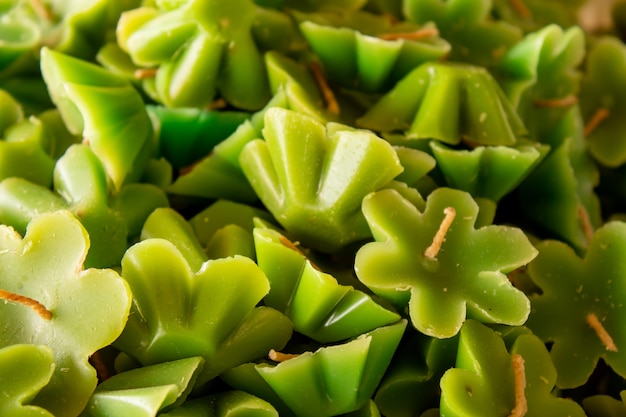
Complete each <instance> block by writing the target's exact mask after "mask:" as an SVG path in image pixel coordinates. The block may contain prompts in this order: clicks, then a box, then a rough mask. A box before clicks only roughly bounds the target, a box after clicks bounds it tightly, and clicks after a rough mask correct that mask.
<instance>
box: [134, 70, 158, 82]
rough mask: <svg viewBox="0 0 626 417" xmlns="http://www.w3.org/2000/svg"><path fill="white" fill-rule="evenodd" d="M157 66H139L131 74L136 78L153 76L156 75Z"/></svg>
mask: <svg viewBox="0 0 626 417" xmlns="http://www.w3.org/2000/svg"><path fill="white" fill-rule="evenodd" d="M157 71H158V69H157V68H139V69H136V70H135V72H134V73H133V76H134V77H135V79H137V80H145V79H147V78H154V77H156V75H157Z"/></svg>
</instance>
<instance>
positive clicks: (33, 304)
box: [0, 290, 52, 321]
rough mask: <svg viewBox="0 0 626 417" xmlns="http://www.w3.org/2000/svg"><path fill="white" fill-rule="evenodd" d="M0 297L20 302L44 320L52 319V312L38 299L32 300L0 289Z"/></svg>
mask: <svg viewBox="0 0 626 417" xmlns="http://www.w3.org/2000/svg"><path fill="white" fill-rule="evenodd" d="M0 299H1V300H6V301H14V302H16V303H18V304H22V305H23V306H26V307H30V308H31V309H33V310H34V311H35V312H36V313H37V314H39V315H40V316H41V318H43V319H44V320H47V321H49V320H50V319H52V312H51V311H50V310H48V309H47V308H46V307H45V306H44V305H43V304H41V303H40V302H39V301H37V300H33V299H32V298H29V297H26V296H24V295H19V294H15V293H12V292H9V291H5V290H0Z"/></svg>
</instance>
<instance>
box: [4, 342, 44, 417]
mask: <svg viewBox="0 0 626 417" xmlns="http://www.w3.org/2000/svg"><path fill="white" fill-rule="evenodd" d="M54 368H55V364H54V352H53V351H52V349H50V348H49V347H48V346H44V345H28V344H16V345H9V346H7V347H4V348H0V393H1V394H0V415H3V416H12V417H53V415H52V414H51V413H50V412H48V411H46V410H45V409H43V408H41V407H37V406H35V405H29V404H28V403H29V402H30V401H31V400H32V399H33V398H34V397H35V396H36V395H37V394H38V393H39V391H40V390H41V389H42V388H43V387H45V386H46V385H47V384H48V382H50V378H52V374H53V373H54Z"/></svg>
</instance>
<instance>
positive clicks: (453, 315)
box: [355, 187, 537, 338]
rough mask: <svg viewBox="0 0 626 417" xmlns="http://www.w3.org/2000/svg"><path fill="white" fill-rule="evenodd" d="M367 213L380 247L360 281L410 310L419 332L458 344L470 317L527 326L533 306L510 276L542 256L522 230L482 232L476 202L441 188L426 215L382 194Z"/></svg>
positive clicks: (362, 265)
mask: <svg viewBox="0 0 626 417" xmlns="http://www.w3.org/2000/svg"><path fill="white" fill-rule="evenodd" d="M363 213H364V214H365V217H366V219H367V221H368V224H369V225H370V228H371V230H372V234H373V235H374V239H375V240H376V241H375V242H372V243H366V244H365V245H363V246H362V247H361V248H360V249H359V251H358V252H357V255H356V260H355V271H356V273H357V276H358V277H359V279H360V280H361V281H362V282H363V283H364V284H365V285H367V286H368V287H369V288H370V289H371V290H372V291H374V292H375V293H376V294H378V295H380V296H382V297H384V298H386V299H388V300H389V301H391V302H392V303H394V304H395V305H396V306H397V307H398V308H399V309H404V308H406V306H407V305H408V309H409V315H410V317H411V322H412V323H413V326H415V328H416V329H417V330H419V331H420V332H422V333H424V334H426V335H429V336H433V337H437V338H447V337H451V336H454V335H455V334H457V333H458V331H459V330H460V328H461V326H462V324H463V322H464V321H465V318H466V316H467V317H469V318H474V319H477V320H480V321H483V322H486V323H504V324H509V325H521V324H523V323H524V322H525V321H526V319H527V317H528V314H529V313H530V302H529V300H528V298H527V297H526V296H525V295H524V294H523V293H522V292H521V291H519V290H518V289H516V288H515V287H513V286H512V285H511V283H510V282H509V280H508V279H507V277H506V275H505V274H506V273H508V272H510V271H512V270H514V269H516V268H519V267H521V266H522V265H525V264H527V263H528V262H530V261H531V260H532V259H533V258H534V257H535V256H536V254H537V251H536V250H535V248H534V247H533V246H532V245H531V244H530V242H529V241H528V238H526V236H525V235H524V234H523V233H522V231H521V230H519V229H516V228H512V227H507V226H496V225H490V226H484V227H480V228H478V229H475V222H476V218H477V215H478V205H477V204H476V203H475V202H474V200H473V199H472V198H471V196H470V195H469V194H467V193H465V192H462V191H459V190H454V189H449V188H443V187H442V188H438V189H436V190H435V191H433V192H432V193H431V194H430V196H429V197H428V199H427V201H426V208H425V209H424V211H423V212H421V211H419V210H418V209H417V208H416V207H415V206H414V205H412V204H411V203H410V202H409V201H408V200H406V199H405V198H403V197H402V196H401V195H400V194H399V193H398V192H396V191H394V190H382V191H378V192H375V193H372V194H370V195H368V196H367V197H366V198H365V199H364V201H363ZM407 225H411V226H410V227H407Z"/></svg>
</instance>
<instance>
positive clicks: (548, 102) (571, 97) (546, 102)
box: [533, 94, 578, 108]
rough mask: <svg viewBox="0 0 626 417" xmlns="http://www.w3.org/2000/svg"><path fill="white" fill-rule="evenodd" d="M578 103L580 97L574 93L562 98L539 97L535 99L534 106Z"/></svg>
mask: <svg viewBox="0 0 626 417" xmlns="http://www.w3.org/2000/svg"><path fill="white" fill-rule="evenodd" d="M576 103H578V97H576V96H575V95H573V94H570V95H568V96H565V97H561V98H547V99H537V100H535V101H533V106H535V107H551V108H559V107H569V106H573V105H574V104H576Z"/></svg>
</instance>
